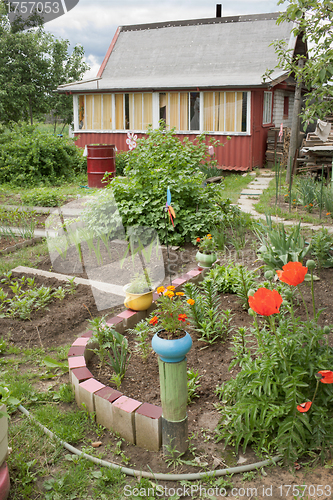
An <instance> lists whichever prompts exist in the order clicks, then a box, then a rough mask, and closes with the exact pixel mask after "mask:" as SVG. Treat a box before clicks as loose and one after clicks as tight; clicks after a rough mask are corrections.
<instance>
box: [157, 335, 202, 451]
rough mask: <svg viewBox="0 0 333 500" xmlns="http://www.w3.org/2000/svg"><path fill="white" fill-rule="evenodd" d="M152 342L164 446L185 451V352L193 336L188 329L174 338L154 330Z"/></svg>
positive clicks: (167, 448) (164, 448)
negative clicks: (157, 369) (165, 337)
mask: <svg viewBox="0 0 333 500" xmlns="http://www.w3.org/2000/svg"><path fill="white" fill-rule="evenodd" d="M151 344H152V348H153V349H154V351H155V352H156V353H157V354H158V355H159V360H158V368H159V374H160V391H161V403H162V410H163V414H162V445H163V450H164V452H167V451H168V450H169V449H170V447H171V448H172V449H174V450H176V451H177V452H179V453H184V452H185V451H186V450H187V447H188V441H187V437H188V424H187V413H186V410H187V369H186V364H187V359H186V354H187V353H188V351H189V350H190V349H191V347H192V339H191V337H190V335H189V334H188V333H187V332H186V335H185V336H184V337H182V338H179V339H173V340H168V339H161V338H160V337H159V336H158V333H156V334H155V335H154V337H153V340H152V343H151Z"/></svg>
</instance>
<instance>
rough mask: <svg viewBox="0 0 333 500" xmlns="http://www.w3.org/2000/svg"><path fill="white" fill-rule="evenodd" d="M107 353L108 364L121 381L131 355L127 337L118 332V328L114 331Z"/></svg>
mask: <svg viewBox="0 0 333 500" xmlns="http://www.w3.org/2000/svg"><path fill="white" fill-rule="evenodd" d="M107 354H108V364H109V365H110V366H111V368H112V369H113V371H114V372H115V374H116V375H117V376H118V378H119V380H120V382H121V380H122V379H123V378H124V376H125V373H126V370H127V366H128V363H129V361H130V358H131V356H130V355H129V351H128V340H127V338H126V337H125V336H124V335H122V334H121V333H118V332H117V331H116V330H114V331H113V332H112V338H111V341H110V351H107ZM117 386H118V384H117Z"/></svg>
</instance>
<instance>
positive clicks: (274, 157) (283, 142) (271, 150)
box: [266, 127, 290, 168]
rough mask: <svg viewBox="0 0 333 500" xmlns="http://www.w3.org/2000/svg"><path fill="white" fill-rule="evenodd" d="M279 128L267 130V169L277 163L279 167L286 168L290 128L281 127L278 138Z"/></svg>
mask: <svg viewBox="0 0 333 500" xmlns="http://www.w3.org/2000/svg"><path fill="white" fill-rule="evenodd" d="M279 133H280V127H272V128H270V129H269V130H268V135H267V150H266V165H267V167H268V168H272V167H274V164H275V163H279V164H280V166H281V167H286V166H287V162H288V151H289V144H290V128H289V127H283V134H282V137H280V136H279Z"/></svg>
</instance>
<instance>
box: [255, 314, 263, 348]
mask: <svg viewBox="0 0 333 500" xmlns="http://www.w3.org/2000/svg"><path fill="white" fill-rule="evenodd" d="M254 326H255V327H256V330H257V338H258V344H259V347H260V349H261V350H262V351H264V344H263V342H262V336H261V332H260V329H259V325H258V320H257V315H256V314H255V313H254Z"/></svg>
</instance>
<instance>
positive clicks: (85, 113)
mask: <svg viewBox="0 0 333 500" xmlns="http://www.w3.org/2000/svg"><path fill="white" fill-rule="evenodd" d="M113 106H114V112H115V113H114V119H115V124H114V127H113V126H112V110H113V109H112V107H113ZM78 115H79V116H78V118H79V129H80V130H147V128H148V125H149V124H152V123H153V97H152V94H151V93H150V94H149V93H142V94H141V93H131V94H115V95H114V104H113V96H112V94H95V95H94V94H87V95H79V97H78Z"/></svg>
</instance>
